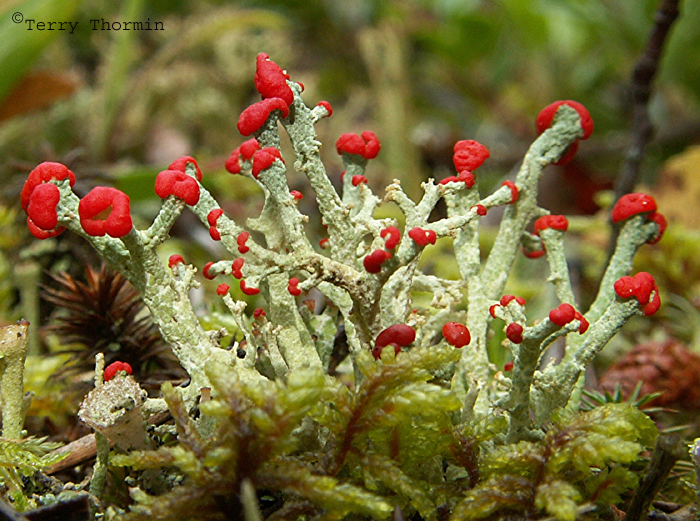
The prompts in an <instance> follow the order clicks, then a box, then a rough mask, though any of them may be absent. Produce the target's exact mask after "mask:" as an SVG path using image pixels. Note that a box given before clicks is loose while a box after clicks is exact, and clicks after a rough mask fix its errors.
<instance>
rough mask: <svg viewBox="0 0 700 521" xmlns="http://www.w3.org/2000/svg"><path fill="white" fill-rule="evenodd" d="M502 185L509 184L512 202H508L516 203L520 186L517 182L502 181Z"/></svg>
mask: <svg viewBox="0 0 700 521" xmlns="http://www.w3.org/2000/svg"><path fill="white" fill-rule="evenodd" d="M501 186H507V187H508V188H510V202H509V203H508V204H515V201H517V200H518V194H519V192H518V187H517V186H515V183H514V182H513V181H503V182H502V183H501Z"/></svg>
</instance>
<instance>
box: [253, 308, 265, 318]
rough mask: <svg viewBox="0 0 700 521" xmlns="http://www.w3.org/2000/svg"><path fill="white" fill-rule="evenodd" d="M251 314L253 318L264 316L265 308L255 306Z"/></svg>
mask: <svg viewBox="0 0 700 521" xmlns="http://www.w3.org/2000/svg"><path fill="white" fill-rule="evenodd" d="M253 316H254V317H255V318H260V317H264V316H265V310H264V309H263V308H255V310H254V311H253Z"/></svg>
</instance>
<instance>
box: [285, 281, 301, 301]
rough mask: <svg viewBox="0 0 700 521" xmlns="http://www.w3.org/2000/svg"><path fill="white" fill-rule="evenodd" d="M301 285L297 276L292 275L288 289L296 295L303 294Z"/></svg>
mask: <svg viewBox="0 0 700 521" xmlns="http://www.w3.org/2000/svg"><path fill="white" fill-rule="evenodd" d="M298 286H299V279H298V278H297V277H292V278H291V279H289V282H288V283H287V291H289V293H290V294H291V295H293V296H295V297H298V296H299V295H301V288H299V287H298Z"/></svg>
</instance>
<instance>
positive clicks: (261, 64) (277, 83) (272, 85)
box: [253, 52, 294, 106]
mask: <svg viewBox="0 0 700 521" xmlns="http://www.w3.org/2000/svg"><path fill="white" fill-rule="evenodd" d="M288 79H289V75H288V74H285V72H284V71H283V70H282V68H281V67H280V66H279V65H277V64H276V63H275V62H273V61H272V60H270V57H269V56H268V55H267V54H265V53H264V52H261V53H260V54H258V56H257V59H256V70H255V77H254V78H253V81H254V83H255V88H256V89H257V91H258V92H259V93H260V95H261V96H262V97H263V99H267V98H281V99H282V100H284V102H285V103H286V104H287V106H289V105H291V104H292V103H293V102H294V93H293V92H292V89H291V88H290V87H289V85H287V80H288Z"/></svg>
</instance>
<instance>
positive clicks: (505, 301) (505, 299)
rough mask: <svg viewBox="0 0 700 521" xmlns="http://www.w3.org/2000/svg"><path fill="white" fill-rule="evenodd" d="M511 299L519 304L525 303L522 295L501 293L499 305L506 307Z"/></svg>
mask: <svg viewBox="0 0 700 521" xmlns="http://www.w3.org/2000/svg"><path fill="white" fill-rule="evenodd" d="M512 300H515V301H516V302H517V303H518V304H520V305H521V306H524V305H525V299H524V298H523V297H516V296H515V295H503V296H502V297H501V306H503V307H506V306H507V305H508V304H509V303H510V302H511V301H512Z"/></svg>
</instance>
